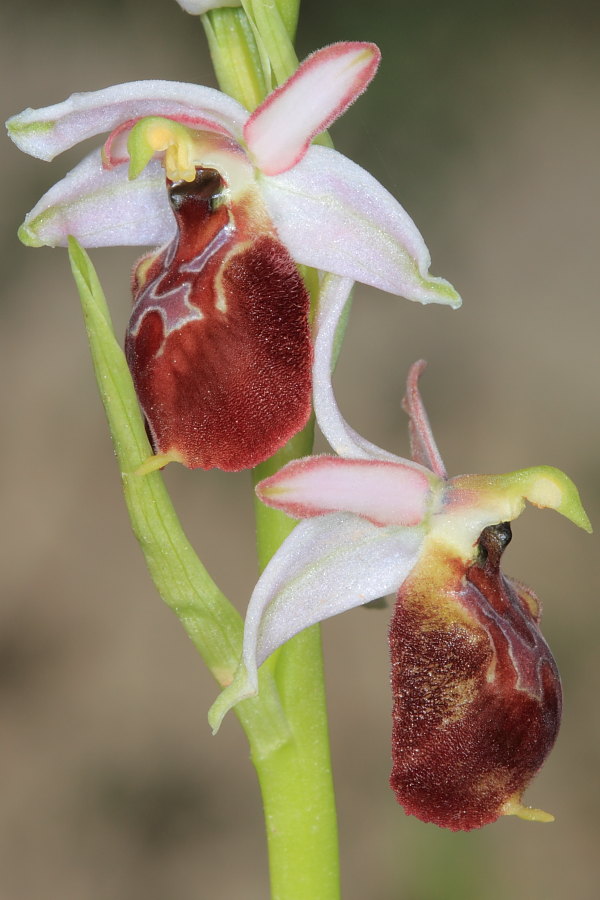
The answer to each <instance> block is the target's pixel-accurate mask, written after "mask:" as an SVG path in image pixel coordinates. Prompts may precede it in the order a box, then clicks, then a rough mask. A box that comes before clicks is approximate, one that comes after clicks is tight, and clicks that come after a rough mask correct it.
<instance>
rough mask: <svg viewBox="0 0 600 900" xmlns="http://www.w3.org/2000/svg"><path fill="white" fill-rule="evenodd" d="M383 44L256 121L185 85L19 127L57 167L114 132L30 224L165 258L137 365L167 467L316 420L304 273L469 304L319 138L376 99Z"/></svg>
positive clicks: (312, 76)
mask: <svg viewBox="0 0 600 900" xmlns="http://www.w3.org/2000/svg"><path fill="white" fill-rule="evenodd" d="M378 62H379V51H378V49H377V48H376V47H375V46H374V45H373V44H367V43H360V42H354V43H352V42H348V43H340V44H333V45H331V46H329V47H325V48H324V49H322V50H320V51H317V52H316V53H314V54H312V56H309V57H308V58H307V59H306V60H305V61H304V63H302V65H301V66H300V68H299V69H298V70H297V71H296V72H295V73H294V75H292V76H291V78H289V79H288V81H287V82H285V84H283V85H282V86H280V87H279V88H277V89H276V90H274V91H273V92H272V93H271V94H270V95H269V96H268V97H267V98H266V99H265V101H264V102H263V103H262V104H261V105H260V106H259V107H258V108H257V109H256V110H255V111H254V112H253V113H252V114H250V115H249V114H248V113H247V111H246V110H245V109H244V108H243V107H242V106H240V105H239V104H238V103H237V102H236V101H234V100H233V99H232V98H231V97H228V96H226V95H225V94H223V93H220V92H219V91H216V90H213V89H211V88H207V87H201V86H197V85H190V84H181V83H177V82H168V81H140V82H132V83H128V84H120V85H116V86H114V87H109V88H106V89H104V90H100V91H96V92H93V93H88V94H74V95H72V96H71V97H70V98H69V99H68V100H66V101H65V102H63V103H59V104H57V105H56V106H51V107H47V108H45V109H39V110H32V109H29V110H25V111H24V112H22V113H20V114H19V115H17V116H14V117H13V118H12V119H10V120H9V122H8V123H7V127H8V131H9V134H10V136H11V138H12V139H13V140H14V142H15V143H16V144H17V145H18V146H19V147H20V148H21V149H22V150H24V151H26V152H27V153H30V154H31V155H33V156H37V157H40V158H41V159H46V160H50V159H52V158H53V157H54V156H56V155H57V154H58V153H61V152H62V151H64V150H66V149H68V148H69V147H72V146H74V145H75V144H77V143H79V142H80V141H83V140H85V139H86V138H89V137H93V136H95V135H99V134H102V133H106V134H108V137H107V139H106V140H105V143H104V146H103V147H102V148H101V149H97V150H94V151H92V153H91V154H89V155H88V156H87V157H86V158H85V159H84V160H83V161H82V162H81V163H79V165H77V166H76V167H75V168H74V169H73V170H72V171H71V172H70V173H69V174H68V175H67V176H66V177H65V178H64V179H63V180H62V181H60V182H59V183H58V184H56V185H54V187H52V188H51V189H50V190H49V191H48V192H47V193H46V194H45V195H44V197H42V199H41V200H40V201H39V203H38V204H37V205H36V206H35V207H34V209H33V210H32V211H31V212H30V213H29V214H28V216H27V217H26V219H25V222H24V224H23V225H22V227H21V229H20V232H19V234H20V237H21V240H22V241H23V242H24V243H27V244H30V245H32V246H40V245H43V244H46V245H49V246H64V245H65V243H66V241H67V238H68V236H69V235H72V236H74V237H76V238H77V240H78V241H79V242H80V243H81V244H82V245H84V246H86V247H96V246H106V245H117V244H128V245H160V246H159V249H158V250H157V251H154V252H153V253H152V254H151V255H150V256H146V257H144V258H143V259H142V260H141V262H140V263H139V264H138V266H137V268H136V271H135V275H134V279H133V295H134V296H133V299H134V307H133V313H132V318H131V321H130V324H129V327H128V331H127V338H126V351H127V357H128V361H129V364H130V368H131V371H132V375H133V378H134V382H135V385H136V390H137V394H138V398H139V400H140V404H141V406H142V409H143V411H144V414H145V416H146V420H147V423H148V427H149V431H150V434H151V436H152V439H153V444H154V447H155V450H156V451H157V457H156V460H155V463H152V462H150V464H149V465H150V467H152V465H157V466H158V465H162V464H164V463H165V462H167V461H169V460H170V459H175V460H178V461H180V462H182V463H184V464H185V465H187V466H189V467H192V468H195V467H202V468H210V467H212V466H218V467H220V468H223V469H230V470H233V469H241V468H246V467H248V466H253V465H256V464H257V463H258V462H260V461H261V460H263V459H265V458H267V457H268V456H270V455H271V454H272V453H274V452H275V450H277V449H278V448H279V447H280V446H282V445H283V444H284V443H285V442H286V441H287V440H288V439H289V438H290V437H291V436H292V435H293V434H295V433H296V432H297V431H298V430H299V429H300V428H301V427H302V426H303V425H304V423H305V422H306V420H307V418H308V415H309V411H310V389H311V383H310V380H311V379H310V369H311V362H312V347H311V334H310V329H309V312H308V311H309V297H308V294H307V291H306V289H305V287H304V284H303V282H302V280H301V279H300V277H299V275H298V273H297V270H296V265H295V264H296V263H299V264H303V265H307V266H311V267H313V268H316V269H320V270H323V271H324V272H332V273H335V274H337V275H339V276H344V277H347V278H350V279H353V280H358V281H362V282H365V283H366V284H370V285H373V286H375V287H379V288H381V289H383V290H385V291H389V292H391V293H394V294H397V295H400V296H404V297H406V298H408V299H411V300H417V301H420V302H422V303H428V302H438V303H446V304H449V305H451V306H457V305H458V304H459V303H460V298H459V297H458V295H457V293H456V292H455V291H454V289H453V288H452V287H451V285H449V284H448V282H446V281H444V279H441V278H435V277H433V276H430V275H429V272H428V270H429V264H430V258H429V253H428V251H427V248H426V246H425V243H424V241H423V238H422V237H421V235H420V233H419V231H418V229H417V228H416V226H415V225H414V223H413V222H412V220H411V219H410V217H409V216H408V215H407V213H406V212H405V211H404V210H403V209H402V207H401V206H400V205H399V204H398V202H397V201H396V200H395V199H394V198H393V197H392V196H391V194H389V193H388V192H387V191H386V190H385V188H383V187H382V186H381V185H380V184H379V183H378V182H377V181H376V180H375V179H374V178H373V177H372V176H371V175H369V174H368V173H367V172H365V171H364V170H363V169H361V168H360V167H359V166H357V165H355V164H354V163H352V162H351V161H350V160H349V159H347V158H346V157H344V156H342V155H341V154H340V153H338V152H336V151H335V150H332V149H330V148H327V147H322V146H315V145H311V141H312V139H313V138H314V137H315V136H316V135H317V134H318V133H319V132H321V131H323V130H324V129H326V128H327V127H329V125H330V124H331V123H332V122H333V121H334V120H335V119H336V118H337V117H338V116H340V115H341V114H342V113H343V112H344V111H345V110H346V109H347V107H348V106H349V105H350V104H351V103H352V102H353V101H354V100H355V99H356V98H357V97H358V96H359V95H360V94H361V93H362V91H363V90H364V89H365V88H366V86H367V85H368V83H369V82H370V80H371V79H372V77H373V75H374V74H375V71H376V69H377V65H378Z"/></svg>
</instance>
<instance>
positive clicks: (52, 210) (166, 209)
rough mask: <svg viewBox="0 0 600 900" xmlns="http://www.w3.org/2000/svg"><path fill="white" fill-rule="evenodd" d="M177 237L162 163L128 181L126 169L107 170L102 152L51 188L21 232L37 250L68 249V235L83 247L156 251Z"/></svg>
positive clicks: (155, 163) (96, 153) (27, 242)
mask: <svg viewBox="0 0 600 900" xmlns="http://www.w3.org/2000/svg"><path fill="white" fill-rule="evenodd" d="M174 234H175V219H174V218H173V213H172V212H171V208H170V206H169V202H168V199H167V192H166V190H165V174H164V171H163V169H162V167H161V165H160V162H159V161H158V160H153V161H151V163H150V165H149V166H148V167H147V169H146V170H145V171H144V172H142V174H141V175H140V177H139V178H136V180H135V181H128V179H127V168H126V167H124V166H123V167H120V168H118V169H113V170H112V171H106V170H105V169H104V168H103V166H102V160H101V157H100V151H99V150H94V151H93V152H92V153H91V154H90V155H89V156H87V157H86V158H85V159H83V160H82V161H81V162H80V163H79V164H78V165H77V166H75V168H74V169H72V170H71V171H70V172H69V174H68V175H66V176H65V178H63V179H62V180H61V181H59V182H58V183H57V184H55V185H54V186H53V187H51V188H50V190H49V191H47V192H46V193H45V194H44V196H43V197H42V198H41V200H39V202H38V203H37V204H36V205H35V206H34V208H33V209H32V210H31V212H30V213H28V215H27V217H26V218H25V222H24V223H23V225H22V226H21V228H20V230H19V237H20V238H21V240H22V241H23V242H24V243H26V244H29V245H32V246H37V247H39V246H42V245H47V246H50V247H64V246H66V244H67V237H68V235H73V236H74V237H76V238H77V240H78V241H79V242H80V243H81V244H83V246H84V247H113V246H121V245H131V246H144V245H153V246H156V245H157V244H163V243H165V242H166V241H168V240H169V239H170V238H172V237H173V236H174Z"/></svg>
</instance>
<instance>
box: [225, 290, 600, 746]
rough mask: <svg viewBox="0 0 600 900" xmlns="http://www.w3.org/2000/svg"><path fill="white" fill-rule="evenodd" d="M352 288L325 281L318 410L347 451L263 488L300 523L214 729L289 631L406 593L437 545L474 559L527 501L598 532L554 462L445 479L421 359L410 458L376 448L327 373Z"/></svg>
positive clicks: (287, 472) (266, 588)
mask: <svg viewBox="0 0 600 900" xmlns="http://www.w3.org/2000/svg"><path fill="white" fill-rule="evenodd" d="M350 288H351V282H350V281H349V280H347V279H340V278H336V277H335V276H330V277H329V279H328V280H327V281H326V283H325V285H324V288H323V292H322V304H321V308H320V313H319V317H320V323H319V328H318V331H317V339H316V344H315V362H314V372H313V379H314V383H315V411H316V415H317V420H318V423H319V426H320V428H321V430H322V431H323V433H324V435H325V437H326V438H327V440H328V441H329V443H330V444H331V446H332V447H333V449H334V450H335V451H336V452H337V453H338V454H339V456H337V457H329V456H316V457H308V458H306V459H303V460H297V461H295V462H292V463H289V464H288V465H287V466H284V467H283V468H282V469H281V470H280V471H279V472H278V473H276V474H275V475H273V476H271V477H270V478H267V479H265V480H264V481H262V482H261V483H260V484H259V485H258V486H257V494H258V496H259V497H260V498H261V500H262V501H263V502H264V503H266V504H267V505H269V506H273V507H275V508H277V509H281V510H283V511H284V512H287V513H288V514H289V515H291V516H294V517H298V516H299V517H301V518H302V521H301V522H300V523H299V525H297V526H296V528H295V529H294V531H293V532H292V534H291V535H290V536H289V537H288V538H287V539H286V541H285V542H284V543H283V545H282V546H281V547H280V549H279V550H278V551H277V553H276V554H275V555H274V556H273V558H272V560H271V561H270V562H269V564H268V565H267V567H266V568H265V571H264V572H263V574H262V576H261V577H260V579H259V581H258V583H257V585H256V588H255V590H254V593H253V594H252V597H251V598H250V602H249V605H248V611H247V617H246V627H245V635H244V648H243V655H242V661H241V664H240V668H239V671H238V673H237V675H236V678H235V679H234V681H233V683H232V684H231V685H230V686H229V687H227V688H226V689H225V690H224V691H223V692H222V694H221V695H220V696H219V698H218V699H217V701H216V702H215V704H214V705H213V707H212V709H211V712H210V715H209V721H210V723H211V725H212V727H213V728H214V729H217V728H218V727H219V725H220V723H221V721H222V718H223V716H224V715H225V713H226V712H227V710H229V709H230V708H231V707H232V706H234V705H235V704H236V703H238V702H239V701H240V700H242V699H244V698H245V697H249V696H252V695H253V694H254V693H256V690H257V669H258V666H259V665H260V664H261V663H262V662H264V660H265V659H266V658H267V657H268V656H269V655H270V654H271V653H272V652H273V651H274V650H275V649H277V647H279V646H280V645H281V644H282V643H283V642H284V641H286V640H288V639H289V638H290V637H292V636H293V635H294V634H297V633H298V632H299V631H301V630H302V629H304V628H306V627H308V626H309V625H312V624H314V623H315V622H318V621H322V620H323V619H326V618H328V617H330V616H332V615H336V614H337V613H339V612H343V611H345V610H346V609H352V608H353V607H356V606H360V605H362V604H365V603H368V602H369V601H371V600H374V599H376V598H378V597H380V596H382V595H384V594H385V593H387V592H395V591H398V590H399V588H400V587H401V586H402V584H403V583H404V581H405V579H406V578H407V577H409V575H410V573H411V572H412V571H413V569H414V568H415V566H417V563H418V562H419V560H422V559H423V558H428V556H429V555H430V554H431V555H432V557H433V558H435V557H436V555H437V554H440V553H441V554H446V555H448V554H451V555H452V556H453V558H456V559H459V560H463V561H464V565H467V564H468V562H469V561H470V560H472V559H473V558H474V556H475V554H476V552H477V541H478V538H479V536H480V535H481V533H482V531H483V530H484V529H485V528H486V527H488V526H493V525H496V524H497V523H502V522H508V521H510V520H511V519H514V518H515V517H516V516H518V515H519V514H520V513H521V511H522V510H523V508H524V506H525V501H526V499H530V500H531V501H532V502H533V503H534V504H535V505H538V506H547V507H550V508H553V509H556V510H557V511H559V512H561V513H562V514H563V515H565V516H566V517H567V518H569V519H570V520H571V521H573V522H574V523H575V524H577V525H579V526H581V527H582V528H584V529H586V530H590V524H589V520H588V519H587V516H586V514H585V512H584V510H583V507H582V506H581V502H580V500H579V495H578V493H577V489H576V488H575V486H574V485H573V483H572V482H571V480H570V479H569V478H568V477H567V476H566V475H564V474H563V473H562V472H560V471H559V470H558V469H554V468H553V467H550V466H540V467H537V468H533V469H524V470H521V471H519V472H515V473H509V474H507V475H499V476H477V475H475V476H471V475H466V476H460V477H458V478H454V479H447V477H446V474H445V468H444V467H443V463H442V461H441V457H440V455H439V451H438V450H437V446H436V444H435V441H434V439H433V436H432V434H431V429H430V426H429V422H428V420H427V415H426V412H425V408H424V406H423V403H422V401H421V398H420V394H419V391H418V378H419V375H420V373H421V372H422V370H423V368H424V365H425V364H424V363H423V362H420V363H417V364H415V366H413V367H412V369H411V371H410V373H409V378H408V386H407V394H406V398H405V408H406V409H407V411H408V412H409V416H410V422H411V436H412V452H413V459H412V460H405V459H402V458H400V457H397V456H394V455H393V454H391V453H388V452H387V451H384V450H382V449H381V448H379V447H376V446H375V445H374V444H371V443H369V442H368V441H366V440H365V439H364V438H362V437H361V436H360V435H358V434H357V433H356V432H355V431H354V430H353V429H352V428H350V426H349V425H348V424H347V423H346V422H345V420H344V419H343V417H342V415H341V413H340V411H339V409H338V407H337V404H336V402H335V398H334V395H333V390H332V387H331V377H330V372H331V361H332V356H333V347H334V342H335V328H336V323H337V321H338V320H339V314H340V309H342V308H343V307H344V305H345V303H346V302H347V299H348V294H349V291H350ZM333 473H334V474H333ZM332 475H333V477H332ZM461 564H462V563H461Z"/></svg>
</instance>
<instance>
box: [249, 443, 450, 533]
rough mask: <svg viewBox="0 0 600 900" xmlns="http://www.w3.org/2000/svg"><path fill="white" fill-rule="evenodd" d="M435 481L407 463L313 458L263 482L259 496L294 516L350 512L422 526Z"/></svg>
mask: <svg viewBox="0 0 600 900" xmlns="http://www.w3.org/2000/svg"><path fill="white" fill-rule="evenodd" d="M433 481H437V479H432V476H431V473H429V472H427V471H426V470H425V469H423V470H421V471H419V470H418V469H417V468H415V466H414V465H413V464H412V463H410V462H408V461H407V462H406V463H401V462H391V461H387V460H375V459H342V458H341V457H339V456H309V457H306V458H305V459H298V460H293V461H292V462H290V463H288V464H287V465H286V466H284V467H283V468H282V469H280V470H279V472H276V473H275V475H271V476H270V477H269V478H266V479H265V480H264V481H261V482H260V483H259V484H258V485H257V487H256V493H257V494H258V496H259V497H260V499H261V500H262V501H263V503H266V504H267V505H268V506H273V507H275V509H281V510H283V511H284V512H285V513H287V515H289V516H292V517H293V518H299V519H306V518H310V517H312V516H319V515H324V514H326V513H331V512H350V513H354V514H355V515H357V516H360V517H361V518H363V519H367V520H368V521H369V522H372V523H373V524H374V525H418V524H419V523H420V522H422V521H423V519H424V518H425V516H426V515H427V513H428V511H429V508H430V506H431V499H432V487H433V486H434V485H433V483H432V482H433Z"/></svg>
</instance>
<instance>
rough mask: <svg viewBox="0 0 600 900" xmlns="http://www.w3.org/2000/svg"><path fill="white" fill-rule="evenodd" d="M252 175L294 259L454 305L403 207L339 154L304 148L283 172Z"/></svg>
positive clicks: (413, 297)
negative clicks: (434, 273)
mask: <svg viewBox="0 0 600 900" xmlns="http://www.w3.org/2000/svg"><path fill="white" fill-rule="evenodd" d="M259 180H260V185H261V190H262V193H263V197H264V200H265V203H266V206H267V209H268V211H269V213H270V215H271V218H272V220H273V222H274V224H275V226H276V227H277V230H278V232H279V236H280V238H281V240H282V241H283V242H284V244H286V246H287V247H288V249H289V251H290V253H291V254H292V256H293V257H294V259H295V260H296V261H297V262H299V263H303V264H304V265H307V266H313V267H314V268H317V269H322V270H323V271H325V272H334V273H335V274H336V275H346V276H348V277H349V278H353V279H354V281H362V282H363V283H364V284H370V285H372V286H373V287H377V288H381V290H384V291H388V292H389V293H391V294H397V295H399V296H401V297H406V298H407V299H408V300H417V301H419V302H420V303H446V304H449V305H450V306H454V307H456V306H460V302H461V301H460V297H459V295H458V294H457V293H456V291H455V290H454V288H453V287H452V285H450V284H449V283H448V282H447V281H446V280H445V279H443V278H435V277H433V276H431V275H429V265H430V262H431V259H430V256H429V251H428V250H427V247H426V245H425V242H424V240H423V238H422V237H421V234H420V232H419V230H418V228H417V227H416V225H415V223H414V222H413V221H412V219H411V218H410V216H409V215H408V213H407V212H406V211H405V210H404V209H403V208H402V207H401V206H400V204H399V203H398V201H397V200H396V199H395V198H394V197H393V196H392V195H391V194H390V193H389V192H388V191H387V190H386V189H385V188H384V187H383V186H382V185H381V184H379V182H378V181H377V180H376V179H375V178H373V176H372V175H369V173H368V172H366V171H365V170H364V169H361V167H360V166H357V165H356V164H355V163H353V162H351V161H350V160H349V159H347V158H346V157H345V156H342V154H341V153H337V151H335V150H331V149H329V148H327V147H311V148H310V150H309V152H308V153H307V154H306V156H305V157H304V159H303V160H301V162H299V163H298V165H296V166H294V168H293V169H290V171H289V172H285V173H284V174H282V175H276V176H274V177H270V178H266V177H262V178H260V176H259Z"/></svg>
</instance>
